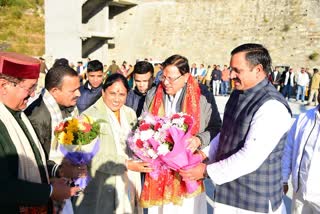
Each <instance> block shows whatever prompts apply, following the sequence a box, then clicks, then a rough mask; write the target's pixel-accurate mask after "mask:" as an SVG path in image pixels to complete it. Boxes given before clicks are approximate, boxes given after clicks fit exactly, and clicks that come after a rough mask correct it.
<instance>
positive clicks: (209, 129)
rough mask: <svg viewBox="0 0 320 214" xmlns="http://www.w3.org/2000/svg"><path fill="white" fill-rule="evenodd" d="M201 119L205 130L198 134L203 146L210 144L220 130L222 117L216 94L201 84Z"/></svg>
mask: <svg viewBox="0 0 320 214" xmlns="http://www.w3.org/2000/svg"><path fill="white" fill-rule="evenodd" d="M200 89H201V95H202V98H201V99H200V110H201V112H200V120H201V123H202V124H204V125H202V126H204V130H202V131H200V133H199V134H198V135H197V136H198V137H200V139H201V141H202V145H201V148H204V147H206V146H208V145H209V144H210V142H211V140H212V139H213V138H214V137H215V136H216V135H217V134H218V133H219V132H220V129H221V123H222V122H221V117H220V113H219V111H218V107H217V104H216V101H215V99H214V96H213V94H212V93H211V92H209V91H208V89H207V87H206V86H204V85H202V84H200Z"/></svg>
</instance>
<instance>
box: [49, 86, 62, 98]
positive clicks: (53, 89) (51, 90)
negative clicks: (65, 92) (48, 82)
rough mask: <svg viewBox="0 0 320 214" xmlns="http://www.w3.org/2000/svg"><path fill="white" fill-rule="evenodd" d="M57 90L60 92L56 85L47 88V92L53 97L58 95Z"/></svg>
mask: <svg viewBox="0 0 320 214" xmlns="http://www.w3.org/2000/svg"><path fill="white" fill-rule="evenodd" d="M59 92H60V90H59V88H57V87H54V88H51V89H50V90H49V93H50V94H51V95H52V96H53V98H56V97H57V96H58V93H59Z"/></svg>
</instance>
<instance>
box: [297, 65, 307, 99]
mask: <svg viewBox="0 0 320 214" xmlns="http://www.w3.org/2000/svg"><path fill="white" fill-rule="evenodd" d="M308 85H309V75H308V73H307V72H306V71H305V69H304V68H301V71H300V73H298V75H297V88H298V92H297V96H296V101H299V98H300V95H301V102H302V103H304V99H305V95H306V88H307V86H308Z"/></svg>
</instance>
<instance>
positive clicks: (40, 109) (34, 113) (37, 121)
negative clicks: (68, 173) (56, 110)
mask: <svg viewBox="0 0 320 214" xmlns="http://www.w3.org/2000/svg"><path fill="white" fill-rule="evenodd" d="M24 113H25V114H26V115H27V117H28V119H29V120H30V122H31V124H32V126H33V129H34V131H35V132H36V134H37V137H38V139H39V141H40V143H41V145H42V148H43V150H44V152H45V155H46V160H47V168H48V172H49V176H50V177H54V176H55V173H53V172H54V171H55V170H53V169H54V168H55V166H56V165H57V164H56V163H55V162H54V161H51V160H49V153H50V148H51V116H50V112H49V110H48V108H47V107H46V105H45V103H44V102H43V99H42V96H40V97H39V98H38V99H37V100H35V101H34V102H33V103H31V105H29V107H28V108H27V109H26V110H25V111H24Z"/></svg>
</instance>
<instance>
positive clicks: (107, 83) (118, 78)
mask: <svg viewBox="0 0 320 214" xmlns="http://www.w3.org/2000/svg"><path fill="white" fill-rule="evenodd" d="M118 81H119V82H122V83H123V85H124V87H125V88H126V89H127V92H129V90H130V87H129V84H128V81H127V79H126V78H125V77H124V76H123V75H122V74H119V73H115V74H111V75H110V76H109V77H108V78H107V79H106V81H105V82H104V83H103V86H102V88H103V90H104V91H105V90H106V89H107V88H108V87H109V86H111V85H113V83H115V82H118Z"/></svg>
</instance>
